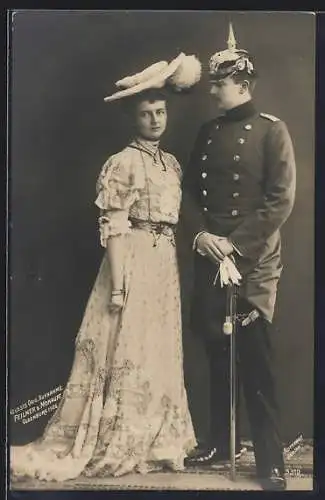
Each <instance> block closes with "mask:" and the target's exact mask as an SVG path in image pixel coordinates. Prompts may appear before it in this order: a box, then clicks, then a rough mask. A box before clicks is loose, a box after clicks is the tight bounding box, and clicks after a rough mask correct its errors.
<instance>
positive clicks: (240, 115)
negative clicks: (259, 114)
mask: <svg viewBox="0 0 325 500" xmlns="http://www.w3.org/2000/svg"><path fill="white" fill-rule="evenodd" d="M255 113H256V108H255V106H254V103H253V101H252V100H250V101H247V102H244V104H240V105H239V106H236V107H235V108H232V109H229V110H228V111H226V113H225V114H224V115H222V116H220V119H222V120H223V121H240V120H245V119H246V118H249V117H251V116H253V115H254V114H255Z"/></svg>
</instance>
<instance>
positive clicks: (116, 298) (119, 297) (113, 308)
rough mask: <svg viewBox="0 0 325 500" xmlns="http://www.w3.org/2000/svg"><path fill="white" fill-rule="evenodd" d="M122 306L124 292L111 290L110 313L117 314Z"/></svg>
mask: <svg viewBox="0 0 325 500" xmlns="http://www.w3.org/2000/svg"><path fill="white" fill-rule="evenodd" d="M123 305H124V290H112V295H111V301H110V304H109V309H110V312H112V313H114V312H119V311H120V310H121V309H122V307H123Z"/></svg>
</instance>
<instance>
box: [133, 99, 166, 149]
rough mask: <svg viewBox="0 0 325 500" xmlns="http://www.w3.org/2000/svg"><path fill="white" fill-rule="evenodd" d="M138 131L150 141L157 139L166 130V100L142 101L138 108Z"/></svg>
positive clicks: (136, 118) (136, 117)
mask: <svg viewBox="0 0 325 500" xmlns="http://www.w3.org/2000/svg"><path fill="white" fill-rule="evenodd" d="M135 124H136V130H137V133H138V134H139V135H140V136H141V137H142V138H143V139H146V140H148V141H157V140H159V139H160V137H161V136H162V134H163V133H164V132H165V130H166V126H167V109H166V102H165V101H162V100H161V101H153V102H149V101H141V102H140V103H139V104H138V105H137V108H136V113H135Z"/></svg>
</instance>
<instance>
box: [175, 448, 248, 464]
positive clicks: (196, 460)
mask: <svg viewBox="0 0 325 500" xmlns="http://www.w3.org/2000/svg"><path fill="white" fill-rule="evenodd" d="M245 451H246V449H245V448H243V447H238V448H237V450H236V460H238V459H239V458H240V457H241V456H242V455H243V453H245ZM229 460H230V453H229V450H227V451H226V450H221V449H218V448H206V449H203V450H202V449H201V450H200V449H196V450H194V452H193V453H191V454H190V455H189V456H188V457H186V458H185V461H184V464H185V466H186V467H198V466H210V465H217V464H222V463H227V462H229Z"/></svg>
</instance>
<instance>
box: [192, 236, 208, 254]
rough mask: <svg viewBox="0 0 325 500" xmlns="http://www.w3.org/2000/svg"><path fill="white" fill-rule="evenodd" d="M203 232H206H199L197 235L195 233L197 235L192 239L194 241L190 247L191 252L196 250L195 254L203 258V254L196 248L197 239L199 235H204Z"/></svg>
mask: <svg viewBox="0 0 325 500" xmlns="http://www.w3.org/2000/svg"><path fill="white" fill-rule="evenodd" d="M205 232H206V231H200V232H199V233H197V235H196V236H195V238H194V240H193V245H192V249H193V250H196V251H197V253H199V254H200V255H203V256H204V255H205V254H204V253H203V252H202V251H201V250H199V249H198V248H197V240H198V237H199V236H200V235H201V234H203V233H205Z"/></svg>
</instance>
